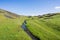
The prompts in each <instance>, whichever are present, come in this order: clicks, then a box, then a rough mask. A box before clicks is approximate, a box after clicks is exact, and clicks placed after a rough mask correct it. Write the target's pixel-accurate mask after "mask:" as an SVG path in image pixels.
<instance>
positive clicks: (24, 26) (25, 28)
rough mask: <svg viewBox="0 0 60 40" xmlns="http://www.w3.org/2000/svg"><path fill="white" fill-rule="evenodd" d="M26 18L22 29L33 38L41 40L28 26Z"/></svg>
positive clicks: (33, 39)
mask: <svg viewBox="0 0 60 40" xmlns="http://www.w3.org/2000/svg"><path fill="white" fill-rule="evenodd" d="M26 23H27V22H26V20H25V21H24V23H23V24H22V29H23V30H24V31H25V32H26V33H27V34H28V35H29V36H30V37H31V38H32V40H40V39H39V38H38V37H36V36H34V35H33V34H32V33H31V32H30V31H29V29H28V28H27V27H26Z"/></svg>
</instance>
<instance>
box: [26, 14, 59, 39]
mask: <svg viewBox="0 0 60 40" xmlns="http://www.w3.org/2000/svg"><path fill="white" fill-rule="evenodd" d="M26 26H27V28H28V29H29V30H30V31H31V33H32V34H34V35H35V36H37V37H38V38H40V39H41V40H60V13H56V14H53V15H48V14H46V15H42V16H40V17H38V16H37V17H33V18H31V19H28V20H27V24H26ZM32 30H33V31H32Z"/></svg>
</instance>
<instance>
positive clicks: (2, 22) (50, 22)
mask: <svg viewBox="0 0 60 40" xmlns="http://www.w3.org/2000/svg"><path fill="white" fill-rule="evenodd" d="M0 40H60V13H52V14H44V15H39V16H22V15H17V14H15V13H12V12H9V11H6V10H2V9H0Z"/></svg>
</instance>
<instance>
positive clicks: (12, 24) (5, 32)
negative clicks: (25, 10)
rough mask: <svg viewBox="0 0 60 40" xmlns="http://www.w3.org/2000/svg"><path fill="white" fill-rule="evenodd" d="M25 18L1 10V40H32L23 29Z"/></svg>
mask: <svg viewBox="0 0 60 40" xmlns="http://www.w3.org/2000/svg"><path fill="white" fill-rule="evenodd" d="M25 19H26V17H25V16H19V15H16V14H14V13H11V12H8V11H5V10H2V9H0V40H31V38H30V37H29V36H28V35H27V34H26V33H25V32H24V31H23V29H22V28H21V25H22V23H23V22H24V20H25Z"/></svg>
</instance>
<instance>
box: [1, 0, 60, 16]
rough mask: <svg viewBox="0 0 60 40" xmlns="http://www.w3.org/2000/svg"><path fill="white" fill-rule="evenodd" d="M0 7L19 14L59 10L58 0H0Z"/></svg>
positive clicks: (59, 0)
mask: <svg viewBox="0 0 60 40" xmlns="http://www.w3.org/2000/svg"><path fill="white" fill-rule="evenodd" d="M0 9H4V10H7V11H10V12H13V13H16V14H19V15H27V16H28V15H32V16H34V15H42V14H46V13H55V12H60V0H0Z"/></svg>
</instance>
